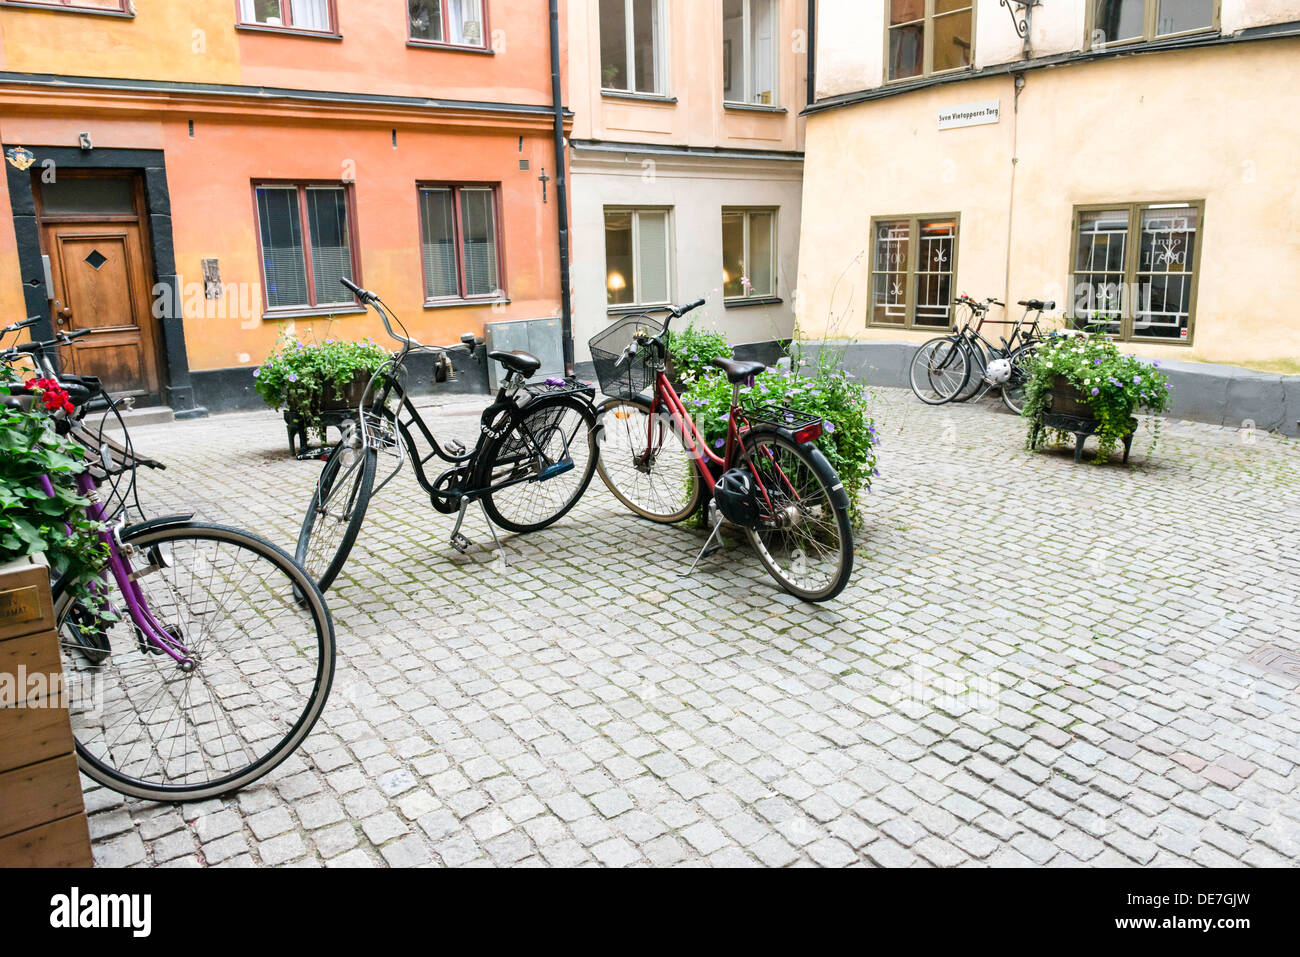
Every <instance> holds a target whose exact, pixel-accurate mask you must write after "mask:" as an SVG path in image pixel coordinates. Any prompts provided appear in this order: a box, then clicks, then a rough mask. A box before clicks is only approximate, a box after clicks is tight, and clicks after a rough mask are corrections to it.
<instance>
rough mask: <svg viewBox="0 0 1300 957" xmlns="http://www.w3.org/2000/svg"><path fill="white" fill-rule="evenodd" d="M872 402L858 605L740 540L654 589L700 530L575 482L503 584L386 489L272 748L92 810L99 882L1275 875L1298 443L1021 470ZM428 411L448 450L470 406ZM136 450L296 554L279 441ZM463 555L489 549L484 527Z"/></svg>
mask: <svg viewBox="0 0 1300 957" xmlns="http://www.w3.org/2000/svg"><path fill="white" fill-rule="evenodd" d="M478 404H479V405H481V404H482V402H479V403H478ZM877 414H878V419H879V423H880V431H881V435H882V438H883V447H882V449H881V469H882V472H883V474H882V475H881V477H880V478H879V479H878V480H877V484H876V488H875V490H874V491H873V492H872V493H871V494H870V495H869V496H867V497H866V499H865V512H866V516H867V525H866V527H865V529H864V530H863V532H862V533H861V536H860V540H859V543H858V564H857V568H856V573H855V577H854V581H853V583H852V584H851V585H850V586H849V588H848V590H847V591H845V593H844V594H843V595H842V596H841V598H840V599H839V600H838V601H836V602H834V603H831V604H829V605H827V606H821V607H811V606H806V605H803V604H800V603H798V602H795V601H793V600H790V599H788V598H786V597H785V596H783V595H782V594H781V593H779V592H778V591H776V589H775V586H774V584H773V583H772V582H771V581H770V579H769V578H768V577H767V575H766V574H765V573H764V572H763V570H762V568H761V566H760V565H759V563H758V561H757V559H756V558H755V557H754V556H753V555H752V554H751V553H749V552H748V551H747V549H746V548H744V547H741V546H739V545H737V546H736V547H733V548H732V549H730V550H729V551H727V552H726V553H724V554H722V555H719V556H715V557H713V558H710V559H707V560H706V561H705V562H704V563H703V564H702V565H701V568H700V570H699V571H697V573H696V574H695V575H694V576H693V577H692V578H690V579H681V578H678V577H677V572H678V569H679V568H683V567H684V563H688V562H689V561H690V560H691V559H692V558H693V557H694V555H695V552H696V551H697V550H698V549H699V547H700V545H701V540H702V537H703V533H700V532H697V531H693V530H687V529H681V528H664V527H659V526H652V525H649V524H647V523H644V522H640V521H638V520H636V519H634V518H633V517H631V516H630V515H629V514H627V513H626V512H625V511H623V510H622V509H621V507H620V506H619V505H618V503H617V502H616V501H615V500H614V498H613V497H612V496H611V495H610V494H609V493H608V492H607V491H606V490H605V488H604V487H603V486H602V485H601V484H600V481H599V479H596V480H595V482H594V484H593V486H592V490H591V492H590V493H589V494H588V496H587V497H586V498H585V499H584V501H583V503H582V504H581V505H580V507H579V508H578V509H577V510H575V512H574V513H573V514H572V515H570V516H569V517H567V518H566V519H565V520H564V521H563V522H561V523H560V524H559V525H557V526H556V527H554V528H553V529H551V530H549V531H547V532H544V533H541V534H539V535H536V536H533V537H531V538H529V539H513V538H512V539H507V540H506V547H507V548H508V550H509V551H510V554H511V558H512V564H511V566H510V567H509V568H508V569H504V570H503V569H501V568H500V567H499V566H496V565H494V564H493V562H492V560H491V556H490V554H489V553H488V552H487V550H486V549H484V548H482V547H478V548H476V549H474V550H473V551H471V552H470V554H468V555H466V556H461V555H459V554H457V553H456V552H454V551H452V550H451V549H450V548H449V546H448V537H449V535H450V532H451V521H450V520H449V519H447V518H445V517H443V516H440V515H436V514H434V513H433V512H432V511H431V510H430V509H429V508H428V506H427V500H425V499H423V498H422V496H421V494H420V493H419V491H418V490H417V488H416V487H415V484H414V482H413V481H412V480H411V478H410V476H409V472H408V473H407V474H405V475H404V476H403V477H402V478H400V479H399V480H398V481H396V482H395V483H394V484H393V485H391V486H389V487H388V488H387V489H386V490H385V491H384V492H383V494H382V496H381V497H380V498H379V499H377V500H376V502H375V504H373V505H372V507H371V512H370V516H369V517H368V520H367V525H366V526H365V528H364V529H363V531H362V533H361V537H360V539H359V540H358V544H357V547H356V549H355V551H354V552H353V557H352V562H351V564H350V565H349V567H348V568H347V570H346V571H345V573H344V576H343V577H342V578H341V579H340V581H339V583H338V584H337V585H336V588H335V590H334V591H333V592H332V593H331V596H330V598H331V606H332V609H333V612H334V616H335V621H336V624H337V628H338V644H339V670H338V677H337V679H336V683H335V689H334V693H333V695H332V697H331V700H330V702H329V705H328V706H327V708H326V711H325V714H324V716H323V718H322V719H321V721H320V723H319V724H318V725H317V727H316V730H315V732H314V733H313V734H312V735H311V737H310V738H309V739H308V740H307V742H306V744H305V745H304V747H303V748H302V749H301V750H300V751H299V752H298V753H297V754H296V755H294V756H293V757H292V758H290V759H289V760H288V761H287V762H286V763H285V764H284V765H282V766H281V767H280V768H279V769H277V771H276V772H274V773H273V774H272V775H270V776H269V777H268V778H266V779H264V780H263V781H261V782H259V783H258V784H256V785H255V786H253V787H251V788H249V789H248V790H246V791H245V792H243V793H241V794H239V795H237V796H234V797H231V798H228V799H224V800H214V801H209V802H205V803H203V804H198V805H187V806H183V807H180V808H175V807H167V806H159V805H153V804H148V803H142V802H138V801H133V800H124V799H122V798H121V797H119V796H117V795H115V794H113V793H112V792H108V791H105V790H103V789H91V790H89V791H88V793H87V802H88V806H89V809H90V811H91V817H90V827H91V833H92V835H93V838H94V843H95V856H96V859H97V861H98V862H99V863H100V864H102V865H151V864H152V865H166V866H198V865H203V864H209V865H254V864H263V865H279V864H298V865H304V866H317V865H321V864H324V865H326V866H354V865H358V866H367V865H376V866H382V865H385V864H387V865H392V866H406V865H426V864H432V865H470V864H479V865H489V864H490V865H513V864H528V865H548V864H549V865H579V864H589V863H596V864H601V865H610V866H622V865H635V864H654V865H667V864H677V863H684V864H708V865H771V866H785V865H810V864H815V865H825V866H843V865H852V864H867V865H884V866H891V867H900V866H909V865H937V866H945V867H948V866H960V865H996V866H1004V865H1020V866H1030V865H1051V866H1077V865H1084V864H1086V865H1090V866H1092V865H1096V866H1102V865H1186V864H1198V865H1212V866H1213V865H1236V864H1248V865H1285V864H1291V863H1293V862H1294V860H1295V858H1296V855H1297V853H1298V852H1300V796H1298V795H1297V785H1298V784H1300V770H1298V769H1297V766H1298V765H1300V739H1298V737H1297V736H1298V734H1300V691H1298V690H1297V687H1298V686H1300V669H1297V668H1296V665H1295V664H1293V665H1292V667H1293V669H1296V670H1295V671H1294V672H1293V674H1294V675H1295V676H1293V677H1286V676H1285V675H1284V674H1279V673H1277V672H1275V671H1274V670H1269V669H1268V668H1266V667H1264V666H1262V665H1255V664H1251V663H1250V662H1248V661H1246V659H1247V658H1248V657H1250V656H1254V658H1255V660H1257V661H1259V662H1262V663H1263V665H1267V664H1268V663H1269V662H1270V660H1272V661H1273V663H1274V664H1276V660H1275V659H1276V653H1275V652H1274V651H1271V650H1270V649H1280V650H1281V651H1283V652H1289V653H1290V655H1292V656H1300V628H1298V627H1297V626H1298V625H1300V449H1298V448H1297V446H1296V444H1295V443H1294V442H1293V441H1289V440H1286V439H1279V438H1277V437H1274V436H1268V435H1251V434H1248V433H1238V432H1236V431H1231V430H1225V429H1220V428H1216V427H1210V426H1199V425H1191V424H1185V423H1183V424H1180V423H1166V425H1165V427H1164V433H1163V436H1162V439H1161V445H1160V448H1159V449H1158V450H1157V452H1156V454H1155V455H1154V457H1152V459H1151V460H1150V461H1149V462H1148V461H1145V460H1144V459H1145V456H1146V450H1145V445H1146V443H1145V439H1143V440H1140V441H1139V443H1138V447H1137V448H1136V449H1135V461H1136V464H1135V465H1134V467H1132V468H1131V469H1127V470H1126V469H1124V468H1122V467H1120V466H1118V465H1114V466H1111V467H1105V468H1098V467H1091V466H1087V465H1080V466H1076V465H1074V464H1073V463H1072V461H1071V459H1070V457H1069V455H1068V454H1065V453H1058V454H1046V455H1031V454H1029V453H1027V452H1025V451H1024V450H1023V430H1022V427H1021V425H1020V423H1019V422H1018V421H1017V420H1015V419H1013V418H1011V417H1010V416H1007V415H1005V414H999V413H998V412H996V411H994V409H993V407H992V405H990V404H985V405H983V406H981V407H969V408H968V407H957V408H951V409H947V408H944V409H932V408H928V407H923V406H921V405H920V404H919V403H917V402H916V401H915V400H914V399H913V398H912V397H911V395H910V394H907V393H903V392H898V391H891V390H882V391H881V392H880V394H879V397H878V400H877ZM441 421H442V422H443V423H444V425H445V427H446V428H447V431H449V432H453V433H457V434H460V435H462V436H472V434H473V432H474V428H475V426H476V422H477V410H476V406H474V405H467V404H465V403H464V402H458V403H455V404H450V405H448V406H447V407H445V409H444V410H443V414H442V417H441ZM134 437H135V440H136V443H137V445H138V447H140V448H141V449H142V450H143V451H146V452H149V453H152V454H155V455H158V456H159V457H161V458H163V459H164V460H165V461H166V462H168V464H169V466H170V468H169V470H168V471H167V472H165V473H161V474H158V475H154V474H149V475H145V476H143V477H142V479H141V481H142V484H143V489H144V492H143V497H144V500H145V502H146V503H147V505H148V507H149V508H150V510H151V512H153V513H154V514H162V513H165V512H168V511H176V510H179V509H181V508H183V507H186V506H188V507H189V508H194V509H196V510H197V511H198V512H199V513H200V516H201V517H203V518H205V519H208V520H215V521H227V522H230V523H231V524H236V525H240V526H243V527H247V528H251V529H254V530H256V531H259V532H261V533H262V534H264V535H266V536H267V537H269V538H271V539H273V540H275V541H277V542H279V543H281V544H283V545H286V546H290V547H291V543H292V542H293V541H294V540H295V539H296V537H297V529H298V525H299V522H300V520H301V516H302V511H303V509H304V507H305V505H306V502H307V500H308V498H309V493H310V490H311V487H312V483H313V482H314V479H315V476H316V474H317V471H318V468H319V467H318V466H317V465H314V464H304V463H298V462H294V461H291V460H289V459H287V457H286V455H285V448H286V445H285V437H284V430H283V427H282V425H281V423H280V421H279V419H278V417H276V416H274V415H272V414H270V413H265V414H246V415H233V416H220V417H214V418H210V419H206V420H202V421H196V422H185V423H176V424H172V425H167V426H154V427H148V428H139V429H137V430H136V432H135V435H134ZM467 532H468V534H469V536H470V537H471V538H473V539H475V541H476V543H477V544H479V545H480V546H481V545H482V543H484V542H487V543H489V544H490V537H489V536H488V533H487V529H486V527H485V526H484V524H483V519H482V515H481V513H480V514H478V515H476V516H474V517H473V520H472V521H471V522H470V523H469V525H468V527H467ZM1279 660H1280V659H1279ZM1293 660H1294V659H1293ZM86 783H87V785H88V786H89V784H90V782H86Z"/></svg>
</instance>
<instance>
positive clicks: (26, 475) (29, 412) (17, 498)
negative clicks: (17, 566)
mask: <svg viewBox="0 0 1300 957" xmlns="http://www.w3.org/2000/svg"><path fill="white" fill-rule="evenodd" d="M16 385H21V383H19V382H3V383H0V394H3V395H8V394H9V392H10V389H11V388H12V387H13V386H16ZM84 469H85V461H84V451H83V449H82V447H81V446H80V445H78V444H77V443H76V442H73V441H72V440H70V439H67V438H64V437H62V436H60V435H58V434H57V433H56V432H55V431H54V428H53V421H52V419H51V414H50V413H49V412H47V411H46V410H45V409H44V408H43V407H42V405H41V403H40V401H39V400H38V401H35V402H32V403H31V407H30V408H28V409H25V410H24V409H13V408H9V407H8V406H4V407H0V563H4V562H10V561H13V560H14V559H17V558H22V557H25V556H27V555H35V554H38V553H41V552H43V553H44V554H45V560H46V562H47V563H48V564H49V566H50V569H51V571H52V572H53V574H54V575H55V577H56V578H57V577H62V576H67V578H68V581H69V587H70V589H71V591H72V593H73V595H75V596H76V597H78V598H80V599H82V600H83V601H84V602H86V603H87V604H88V605H92V606H93V605H97V604H98V603H99V599H98V598H97V597H95V596H94V595H92V593H91V590H90V584H91V582H93V581H95V580H96V578H97V577H98V575H99V573H100V572H101V571H102V570H103V568H104V565H105V564H106V563H107V562H108V547H107V546H106V545H105V544H104V543H103V541H102V540H101V539H100V537H99V535H100V533H101V532H102V531H103V525H102V524H101V523H99V522H92V521H91V520H90V519H89V518H87V517H86V511H85V510H86V506H87V505H89V504H90V503H89V502H88V501H87V500H86V499H85V498H83V497H82V496H81V495H79V494H78V493H77V490H76V487H75V485H74V483H73V480H74V479H75V478H76V476H77V475H79V474H80V473H81V472H82V471H83V470H84ZM42 475H48V476H49V478H50V481H51V483H52V484H53V486H54V495H53V496H52V497H51V496H50V495H49V494H47V493H46V491H45V490H44V489H43V488H42V487H41V476H42Z"/></svg>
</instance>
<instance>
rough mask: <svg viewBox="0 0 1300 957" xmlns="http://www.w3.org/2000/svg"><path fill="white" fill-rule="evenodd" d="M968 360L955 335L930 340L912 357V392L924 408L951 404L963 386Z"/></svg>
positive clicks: (959, 340)
mask: <svg viewBox="0 0 1300 957" xmlns="http://www.w3.org/2000/svg"><path fill="white" fill-rule="evenodd" d="M968 371H969V361H968V359H967V357H966V350H965V349H964V348H963V345H962V341H961V339H959V338H958V337H957V336H941V337H940V338H938V339H931V340H930V341H929V342H927V343H925V345H923V346H921V348H920V349H918V350H917V351H916V355H914V356H913V357H912V367H911V371H910V378H911V382H912V391H913V392H914V393H916V397H917V398H918V399H920V400H921V401H922V402H924V403H925V404H926V405H943V404H944V403H945V402H951V401H952V400H953V399H954V398H955V397H956V396H957V394H958V393H959V392H960V391H961V390H962V387H963V386H964V385H965V384H966V376H967V373H968Z"/></svg>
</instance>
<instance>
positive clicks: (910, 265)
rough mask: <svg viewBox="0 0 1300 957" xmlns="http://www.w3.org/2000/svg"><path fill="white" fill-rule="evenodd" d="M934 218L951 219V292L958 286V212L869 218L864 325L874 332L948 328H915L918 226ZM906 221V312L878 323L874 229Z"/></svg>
mask: <svg viewBox="0 0 1300 957" xmlns="http://www.w3.org/2000/svg"><path fill="white" fill-rule="evenodd" d="M935 219H951V220H952V221H953V233H954V235H953V237H952V268H951V270H949V272H950V273H951V275H952V285H953V288H954V290H955V289H956V286H957V260H958V252H959V250H960V248H961V213H921V214H919V215H915V216H909V215H896V216H872V217H871V226H870V228H871V246H870V249H869V251H868V259H867V325H868V326H869V327H871V328H875V329H904V330H908V331H915V332H936V331H943V330H947V329H950V328H951V327H952V323H951V322H949V323H948V324H947V325H944V326H932V325H925V324H922V325H919V326H918V325H917V324H916V298H917V297H916V274H917V268H916V266H917V258H916V251H917V250H918V249H919V247H920V235H919V234H920V231H921V223H923V222H927V221H929V220H935ZM900 221H901V222H906V223H907V226H908V234H907V249H908V257H907V285H906V295H907V311H906V314H905V315H904V317H903V321H902V322H901V323H900V322H877V321H876V319H875V315H876V268H875V264H876V226H877V225H878V224H880V223H892V222H900ZM948 318H949V319H950V320H951V319H952V309H951V305H950V306H949V313H948Z"/></svg>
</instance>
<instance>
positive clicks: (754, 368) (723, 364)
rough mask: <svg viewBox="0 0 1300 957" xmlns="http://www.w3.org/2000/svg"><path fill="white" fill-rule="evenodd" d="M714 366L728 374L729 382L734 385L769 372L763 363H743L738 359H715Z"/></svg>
mask: <svg viewBox="0 0 1300 957" xmlns="http://www.w3.org/2000/svg"><path fill="white" fill-rule="evenodd" d="M713 364H714V365H715V366H716V367H717V368H719V369H721V370H722V371H723V372H725V373H726V374H727V381H728V382H730V383H731V384H732V385H737V384H739V383H741V382H744V381H745V380H746V379H749V378H752V377H754V376H756V375H758V374H759V373H760V372H766V371H767V366H765V365H763V363H761V362H741V361H738V360H736V359H724V358H722V357H721V356H719V357H718V358H716V359H714V360H713Z"/></svg>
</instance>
